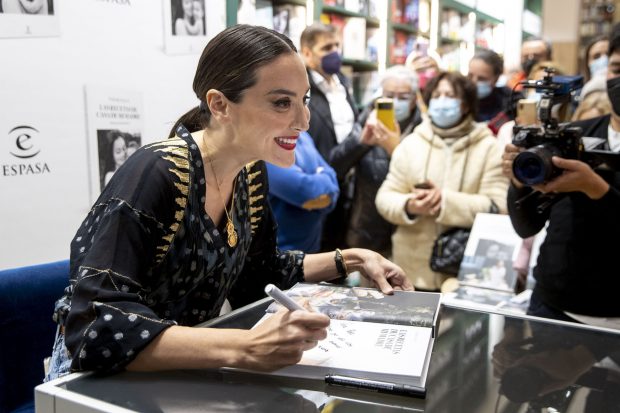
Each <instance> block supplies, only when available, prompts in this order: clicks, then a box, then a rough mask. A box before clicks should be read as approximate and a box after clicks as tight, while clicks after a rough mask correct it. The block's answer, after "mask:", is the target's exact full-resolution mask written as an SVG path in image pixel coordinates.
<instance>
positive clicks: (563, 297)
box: [502, 32, 620, 324]
mask: <svg viewBox="0 0 620 413" xmlns="http://www.w3.org/2000/svg"><path fill="white" fill-rule="evenodd" d="M607 92H608V95H609V98H610V100H611V102H612V106H613V111H612V113H611V114H610V115H606V116H602V117H599V118H594V119H589V120H586V121H582V122H576V123H573V124H571V125H570V126H571V129H572V127H580V128H581V129H582V134H581V136H584V137H596V138H601V141H602V143H601V144H600V145H599V146H598V147H596V148H594V149H597V150H603V151H605V152H606V153H607V154H608V155H609V156H608V157H607V158H606V159H607V160H608V162H606V163H605V164H600V162H595V163H592V162H590V161H589V160H588V157H587V156H586V155H588V154H587V153H584V152H583V151H582V150H580V151H579V152H578V153H577V154H576V156H574V157H572V158H571V156H565V157H558V156H553V157H551V163H552V165H549V168H552V169H554V173H553V174H552V177H551V178H550V179H546V180H545V181H544V182H542V183H539V184H530V185H525V184H524V183H523V179H521V180H519V179H517V178H516V177H515V173H514V170H513V161H514V159H515V158H516V157H517V156H518V155H519V154H520V153H523V152H526V151H530V149H526V147H523V146H521V147H519V146H516V145H514V144H508V145H506V148H505V151H504V154H503V155H502V168H503V173H504V174H505V175H506V176H508V177H509V178H510V179H511V185H510V189H509V191H508V210H509V214H510V218H511V220H512V224H513V226H514V228H515V230H516V231H517V233H518V234H519V235H520V236H521V237H524V238H525V237H530V236H532V235H534V234H536V233H538V232H539V231H540V230H541V229H542V228H543V227H544V226H545V223H546V222H547V221H549V224H548V227H547V236H546V238H545V241H544V242H543V244H542V245H541V247H540V254H539V256H538V262H537V265H536V267H535V269H534V278H535V279H536V286H535V288H534V292H533V294H532V298H531V302H530V307H529V309H528V314H530V315H535V316H540V317H547V318H555V319H560V320H566V321H580V322H584V323H593V324H594V323H599V322H600V321H601V318H602V317H605V318H614V317H620V304H618V299H617V296H618V292H619V291H620V277H618V275H619V274H618V272H619V271H618V267H619V263H620V262H619V260H618V258H617V256H616V255H615V254H618V252H619V251H618V247H617V246H618V241H617V236H618V234H620V172H617V171H616V170H615V169H617V168H618V166H620V162H618V161H616V160H615V159H618V158H614V156H616V155H611V154H610V153H612V152H618V151H620V32H615V33H614V35H613V36H612V39H611V40H610V45H609V65H608V76H607ZM517 137H518V135H517ZM551 139H553V138H551ZM517 140H518V139H515V140H514V141H513V143H514V142H517ZM562 144H563V143H562V142H559V141H558V142H557V143H554V142H551V141H550V142H549V146H552V145H558V146H560V145H562ZM540 146H545V143H543V145H540ZM567 153H570V151H568V152H567ZM617 157H620V154H619V155H617ZM569 158H570V159H569ZM579 159H581V160H579ZM586 161H587V162H590V163H586ZM591 165H595V167H594V168H593V167H592V166H591ZM612 167H614V169H611V168H612ZM515 170H516V171H517V174H519V173H520V172H523V171H519V170H518V166H517V168H515ZM556 171H557V172H558V173H555V172H556ZM618 320H620V318H618Z"/></svg>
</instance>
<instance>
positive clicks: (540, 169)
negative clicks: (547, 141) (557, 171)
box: [512, 145, 556, 185]
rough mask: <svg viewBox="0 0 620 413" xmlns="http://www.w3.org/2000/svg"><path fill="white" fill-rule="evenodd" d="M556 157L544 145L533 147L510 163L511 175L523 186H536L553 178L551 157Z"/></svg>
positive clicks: (554, 153) (554, 152)
mask: <svg viewBox="0 0 620 413" xmlns="http://www.w3.org/2000/svg"><path fill="white" fill-rule="evenodd" d="M554 155H556V151H554V150H553V148H549V147H548V146H545V145H538V146H534V147H533V148H530V149H528V150H527V151H525V152H521V153H520V154H519V155H517V157H516V158H515V159H514V161H513V162H512V173H513V174H514V176H515V178H517V180H518V181H519V182H521V183H523V184H525V185H538V184H542V183H543V182H546V181H548V180H549V179H551V177H553V174H554V168H555V167H554V166H553V163H552V162H551V157H552V156H554Z"/></svg>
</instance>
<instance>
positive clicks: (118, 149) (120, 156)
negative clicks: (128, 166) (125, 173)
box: [112, 136, 127, 168]
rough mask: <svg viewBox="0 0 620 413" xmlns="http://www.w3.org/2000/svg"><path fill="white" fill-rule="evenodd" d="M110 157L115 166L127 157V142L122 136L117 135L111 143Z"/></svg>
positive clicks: (119, 164)
mask: <svg viewBox="0 0 620 413" xmlns="http://www.w3.org/2000/svg"><path fill="white" fill-rule="evenodd" d="M112 158H113V159H114V165H115V166H116V167H117V168H118V167H119V166H121V165H122V164H123V163H124V162H125V160H126V159H127V144H126V143H125V139H124V138H123V137H122V136H118V137H117V138H116V139H114V142H113V143H112Z"/></svg>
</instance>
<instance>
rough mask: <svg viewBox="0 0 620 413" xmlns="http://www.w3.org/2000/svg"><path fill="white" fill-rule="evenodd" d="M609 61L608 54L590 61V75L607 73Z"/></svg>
mask: <svg viewBox="0 0 620 413" xmlns="http://www.w3.org/2000/svg"><path fill="white" fill-rule="evenodd" d="M607 63H609V58H608V57H607V55H606V54H604V55H602V56H601V57H599V58H598V59H594V60H593V61H592V62H590V64H589V65H588V68H589V69H590V76H592V77H594V76H597V75H603V74H605V73H607Z"/></svg>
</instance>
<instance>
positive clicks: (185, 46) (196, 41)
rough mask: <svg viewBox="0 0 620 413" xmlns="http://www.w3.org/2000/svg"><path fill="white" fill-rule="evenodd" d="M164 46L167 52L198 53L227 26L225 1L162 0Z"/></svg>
mask: <svg viewBox="0 0 620 413" xmlns="http://www.w3.org/2000/svg"><path fill="white" fill-rule="evenodd" d="M162 1H163V7H164V48H165V51H166V53H167V54H198V53H201V52H202V50H203V49H204V47H205V46H206V45H207V42H208V41H209V40H210V39H211V38H213V37H214V36H215V35H216V34H218V33H219V32H221V31H222V30H224V29H225V28H226V2H225V1H221V0H162Z"/></svg>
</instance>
